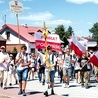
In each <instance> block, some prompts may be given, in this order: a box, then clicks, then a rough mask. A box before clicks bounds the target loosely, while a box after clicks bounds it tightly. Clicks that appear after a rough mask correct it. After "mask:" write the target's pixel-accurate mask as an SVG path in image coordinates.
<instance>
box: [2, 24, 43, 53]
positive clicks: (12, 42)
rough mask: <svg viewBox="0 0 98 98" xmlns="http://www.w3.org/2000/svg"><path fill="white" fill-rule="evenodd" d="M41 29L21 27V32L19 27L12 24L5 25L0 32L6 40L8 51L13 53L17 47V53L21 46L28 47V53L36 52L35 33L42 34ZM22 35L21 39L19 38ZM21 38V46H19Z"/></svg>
mask: <svg viewBox="0 0 98 98" xmlns="http://www.w3.org/2000/svg"><path fill="white" fill-rule="evenodd" d="M42 31H43V29H42V28H40V27H33V26H27V25H20V26H19V32H18V26H17V25H12V24H4V25H3V26H2V28H1V30H0V34H1V35H2V37H4V38H5V39H6V50H7V51H10V52H12V51H13V49H14V48H15V47H16V49H17V51H19V48H20V46H21V45H26V46H27V52H28V53H31V52H35V38H34V33H35V32H42ZM19 35H20V37H19ZM19 38H20V45H19Z"/></svg>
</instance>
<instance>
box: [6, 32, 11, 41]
mask: <svg viewBox="0 0 98 98" xmlns="http://www.w3.org/2000/svg"><path fill="white" fill-rule="evenodd" d="M6 39H7V40H10V32H6Z"/></svg>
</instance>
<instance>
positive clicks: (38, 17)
mask: <svg viewBox="0 0 98 98" xmlns="http://www.w3.org/2000/svg"><path fill="white" fill-rule="evenodd" d="M51 18H53V15H52V14H51V13H49V12H45V13H43V12H39V13H36V14H34V13H30V14H29V15H25V16H20V17H19V19H21V20H33V21H36V20H38V21H46V20H50V19H51Z"/></svg>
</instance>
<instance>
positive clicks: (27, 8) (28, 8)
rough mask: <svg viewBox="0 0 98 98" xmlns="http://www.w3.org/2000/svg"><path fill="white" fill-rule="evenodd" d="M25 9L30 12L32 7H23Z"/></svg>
mask: <svg viewBox="0 0 98 98" xmlns="http://www.w3.org/2000/svg"><path fill="white" fill-rule="evenodd" d="M23 9H25V10H30V9H31V8H30V7H23Z"/></svg>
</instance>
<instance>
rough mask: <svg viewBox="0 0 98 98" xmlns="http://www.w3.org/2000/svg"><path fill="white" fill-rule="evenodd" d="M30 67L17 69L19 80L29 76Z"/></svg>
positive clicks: (24, 79)
mask: <svg viewBox="0 0 98 98" xmlns="http://www.w3.org/2000/svg"><path fill="white" fill-rule="evenodd" d="M28 72H29V69H28V68H26V69H23V70H17V75H18V79H19V82H22V81H26V80H27V78H28Z"/></svg>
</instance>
